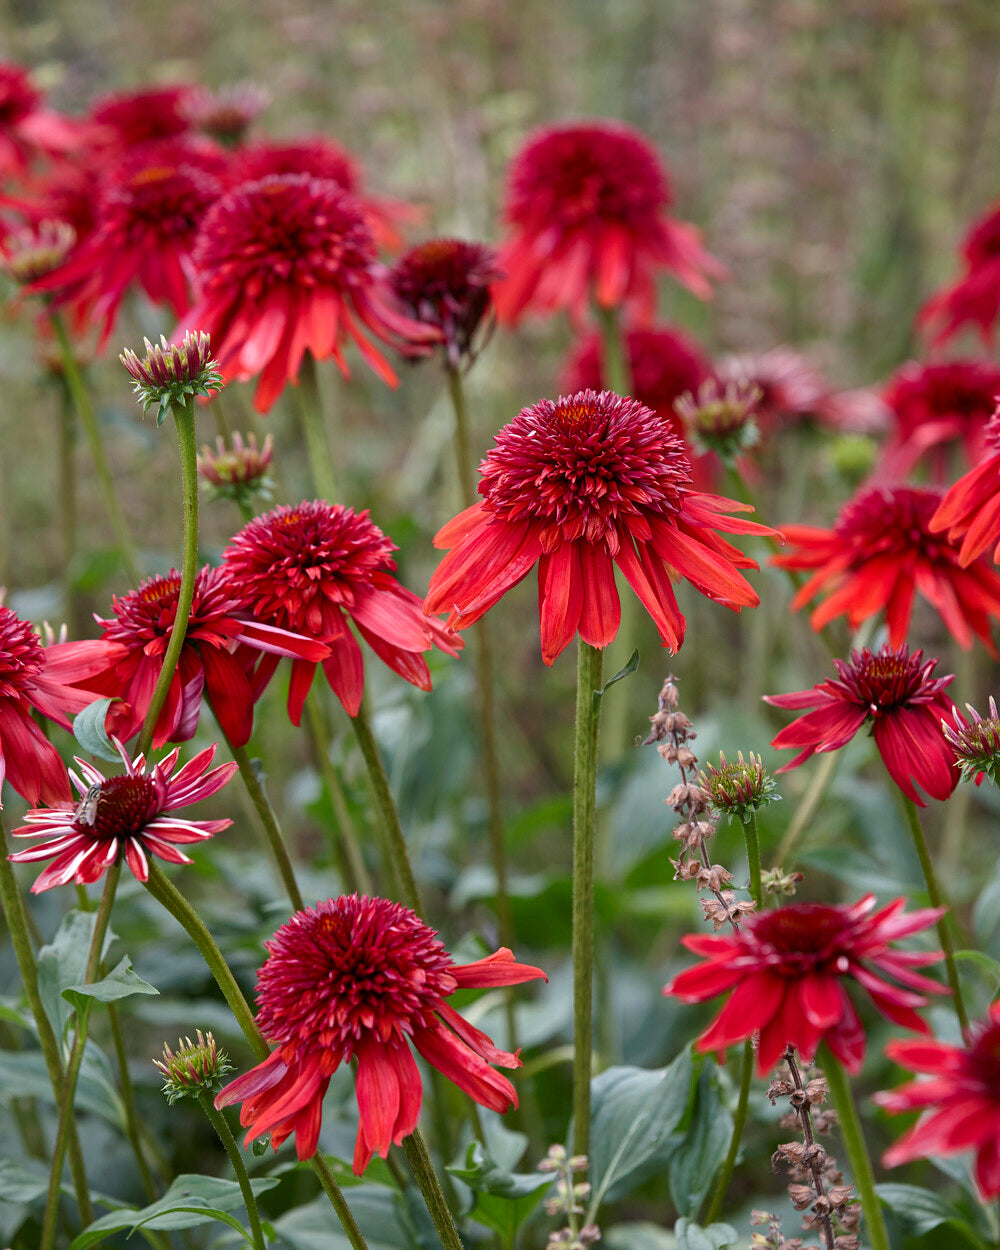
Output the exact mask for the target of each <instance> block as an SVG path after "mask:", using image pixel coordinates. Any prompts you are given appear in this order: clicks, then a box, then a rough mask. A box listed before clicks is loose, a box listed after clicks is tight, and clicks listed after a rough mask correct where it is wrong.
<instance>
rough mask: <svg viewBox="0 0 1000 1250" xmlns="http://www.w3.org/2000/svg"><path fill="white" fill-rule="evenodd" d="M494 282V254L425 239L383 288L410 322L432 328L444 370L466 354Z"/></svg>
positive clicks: (478, 247)
mask: <svg viewBox="0 0 1000 1250" xmlns="http://www.w3.org/2000/svg"><path fill="white" fill-rule="evenodd" d="M499 277H500V271H499V269H498V268H497V258H496V253H495V252H494V251H493V249H492V248H490V247H486V246H485V245H484V244H482V243H466V242H464V241H463V240H461V239H428V240H427V242H426V243H421V244H419V245H418V246H417V247H413V248H411V249H410V250H409V251H408V252H407V253H406V254H405V255H403V256H401V257H400V258H399V260H397V261H396V263H395V265H393V267H392V269H391V271H390V273H389V285H390V286H391V287H392V289H393V292H394V293H395V295H396V298H397V299H398V300H399V302H400V304H402V306H403V308H404V310H405V311H406V313H407V315H408V316H410V317H412V318H413V319H414V321H420V322H422V323H423V324H424V325H429V326H434V327H435V329H437V330H439V331H440V333H441V337H442V339H443V342H444V350H445V355H446V357H447V360H448V363H449V365H450V366H451V367H452V368H453V369H457V368H458V366H459V364H460V363H461V362H462V361H463V360H465V359H468V357H469V356H470V355H471V354H472V338H473V335H474V334H475V332H476V330H477V329H478V327H479V324H480V322H481V321H482V319H483V317H485V315H486V313H487V311H488V309H489V307H490V304H491V296H490V283H491V282H494V281H496V279H497V278H499Z"/></svg>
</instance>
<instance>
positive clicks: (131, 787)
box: [7, 741, 237, 894]
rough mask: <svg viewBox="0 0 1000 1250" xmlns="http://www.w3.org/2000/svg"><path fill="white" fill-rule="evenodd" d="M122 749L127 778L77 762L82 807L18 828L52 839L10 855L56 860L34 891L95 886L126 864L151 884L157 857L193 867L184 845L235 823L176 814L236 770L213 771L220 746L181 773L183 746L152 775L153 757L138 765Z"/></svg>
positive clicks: (51, 810) (53, 811)
mask: <svg viewBox="0 0 1000 1250" xmlns="http://www.w3.org/2000/svg"><path fill="white" fill-rule="evenodd" d="M115 745H116V746H117V747H118V751H119V753H120V754H121V757H122V759H123V761H124V762H125V772H124V774H122V775H121V776H118V777H105V776H104V774H103V773H100V772H98V771H97V769H96V768H94V767H93V765H91V764H88V763H87V761H86V760H82V759H80V758H79V757H78V756H77V757H75V758H76V762H77V764H78V765H79V767H80V774H81V775H80V776H78V775H77V774H76V773H75V772H73V770H72V769H70V772H69V776H70V777H71V778H72V780H73V785H74V786H75V787H76V790H77V793H78V794H79V796H80V801H79V803H76V804H74V803H65V802H63V803H56V804H54V805H53V806H51V807H42V808H38V809H36V810H35V811H31V812H28V813H27V814H26V815H25V817H24V822H25V823H24V824H23V825H22V826H21V827H20V828H19V829H15V830H14V837H15V838H39V837H51V839H52V840H51V841H49V842H40V843H39V844H38V845H37V846H33V847H30V848H29V849H28V850H26V851H17V852H16V853H15V854H13V855H8V856H7V858H8V859H10V860H13V862H14V863H16V864H34V863H38V861H39V860H43V859H51V860H52V863H51V864H49V866H48V868H46V869H45V871H44V872H43V873H42V874H41V876H40V877H39V878H38V879H37V880H36V881H35V883H34V885H33V886H32V887H31V892H32V894H41V892H42V891H43V890H51V889H52V888H53V887H54V886H57V885H66V884H67V883H68V882H70V881H75V882H77V884H78V885H90V884H91V883H92V882H94V881H96V880H97V879H98V878H99V877H102V876H103V875H104V873H105V872H106V871H107V869H108V868H109V867H110V866H111V865H112V864H113V863H115V862H116V861H117V860H121V859H124V861H125V862H126V863H127V864H128V866H129V868H130V869H131V871H132V873H133V874H134V876H135V877H136V878H137V879H138V880H139V881H146V880H148V878H149V856H150V855H156V856H158V857H159V858H160V859H165V860H167V861H168V862H169V863H171V864H190V863H191V862H192V861H191V859H190V858H189V857H188V856H187V855H185V854H184V852H183V851H180V850H178V849H177V844H184V843H188V842H201V841H203V840H204V839H205V838H210V837H211V836H212V835H213V834H215V833H221V832H222V830H223V829H228V828H229V826H230V825H231V824H232V823H233V822H232V821H231V820H189V819H187V818H185V817H180V816H175V815H173V813H174V812H176V811H178V810H179V809H180V808H182V807H188V806H189V805H190V804H191V803H197V802H199V801H200V800H201V799H207V798H208V797H209V795H212V794H215V793H216V792H217V791H218V790H221V789H222V787H223V786H224V785H225V784H226V782H227V781H229V779H230V778H231V777H232V775H233V773H234V772H236V767H237V766H236V765H235V764H221V765H220V766H219V767H218V768H213V769H212V770H211V772H207V773H206V772H205V769H206V768H208V766H209V764H211V762H212V760H213V758H214V756H215V747H214V746H211V747H208V749H207V750H205V751H199V752H198V754H197V755H196V756H194V758H193V759H190V760H188V762H187V763H186V764H185V765H184V767H183V768H182V769H181V770H180V771H179V772H178V773H176V774H175V773H174V769H175V768H176V767H177V757H178V755H179V754H180V748H179V747H175V749H174V750H173V751H171V752H170V754H169V755H168V756H166V757H165V758H164V759H162V760H160V762H159V763H158V764H153V766H152V767H151V768H149V769H147V768H146V758H145V756H143V755H137V756H136V757H135V759H134V760H133V759H130V758H129V755H128V752H127V751H126V750H125V749H124V747H122V745H121V743H120V742H117V741H116V743H115ZM53 835H54V836H53Z"/></svg>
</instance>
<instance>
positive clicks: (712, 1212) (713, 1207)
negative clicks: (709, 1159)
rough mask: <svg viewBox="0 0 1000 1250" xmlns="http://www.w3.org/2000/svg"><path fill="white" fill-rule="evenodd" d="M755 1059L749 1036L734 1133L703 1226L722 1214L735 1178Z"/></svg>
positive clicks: (743, 1063) (734, 1119)
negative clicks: (731, 1183)
mask: <svg viewBox="0 0 1000 1250" xmlns="http://www.w3.org/2000/svg"><path fill="white" fill-rule="evenodd" d="M753 1060H754V1053H753V1043H752V1042H751V1041H750V1039H749V1038H747V1040H746V1041H745V1042H744V1043H743V1062H742V1063H741V1065H740V1096H739V1100H738V1101H737V1103H736V1111H735V1112H734V1113H733V1135H732V1137H731V1138H730V1140H729V1151H728V1153H727V1154H726V1161H725V1163H723V1165H722V1171H721V1172H720V1173H719V1179H718V1180H717V1181H716V1182H715V1189H714V1190H713V1191H712V1200H711V1202H710V1203H709V1206H708V1211H707V1212H706V1214H705V1217H704V1219H703V1220H702V1221H701V1223H702V1226H704V1225H706V1224H714V1223H715V1221H716V1220H718V1219H719V1218H720V1217H721V1215H722V1204H723V1202H724V1201H725V1197H726V1191H727V1190H728V1189H729V1182H730V1181H731V1180H732V1178H733V1170H734V1169H735V1167H736V1156H737V1155H738V1154H739V1152H740V1142H741V1141H742V1140H743V1129H744V1128H745V1127H746V1122H747V1106H748V1104H749V1101H750V1087H751V1085H752V1084H753Z"/></svg>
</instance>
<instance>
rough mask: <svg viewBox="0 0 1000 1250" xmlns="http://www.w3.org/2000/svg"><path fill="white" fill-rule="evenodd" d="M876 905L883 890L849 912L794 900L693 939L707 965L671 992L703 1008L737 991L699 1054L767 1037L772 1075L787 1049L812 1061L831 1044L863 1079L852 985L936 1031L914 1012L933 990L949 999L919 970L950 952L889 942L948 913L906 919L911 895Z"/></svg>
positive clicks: (901, 1019) (766, 1061)
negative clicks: (736, 927) (732, 929)
mask: <svg viewBox="0 0 1000 1250" xmlns="http://www.w3.org/2000/svg"><path fill="white" fill-rule="evenodd" d="M874 906H875V895H874V894H866V895H865V896H864V898H862V899H860V900H859V901H858V902H857V903H853V904H851V905H849V906H848V905H846V904H841V905H838V906H830V905H828V904H825V903H792V904H789V905H787V906H784V907H780V908H778V909H777V910H776V911H769V912H761V913H759V914H756V915H753V916H750V917H749V918H748V919H747V920H746V921H745V922H744V924H743V927H742V928H741V929H740V931H739V933H736V934H733V935H731V936H730V935H727V934H721V933H720V934H711V935H709V934H701V933H699V934H690V935H688V936H687V937H685V938H682V939H681V940H682V942H683V944H684V945H685V946H686V947H687V948H688V950H690V951H694V953H695V954H696V955H704V956H706V962H705V963H702V964H697V965H696V966H695V967H693V968H689V969H687V971H686V972H681V973H680V974H679V975H678V976H676V977H674V979H673V981H671V983H670V984H669V985H668V986H666V987H665V988H664V991H663V992H664V994H669V995H673V996H675V997H677V998H680V999H682V1000H683V1001H684V1002H686V1003H701V1002H704V1001H705V1000H706V999H709V998H714V997H715V996H716V995H717V994H722V993H724V992H725V991H726V990H730V989H731V990H733V993H732V995H731V996H730V998H729V1000H728V1001H727V1002H726V1004H725V1005H724V1006H723V1008H722V1010H721V1011H720V1012H719V1014H718V1015H717V1016H716V1018H715V1020H714V1021H713V1022H712V1024H711V1025H710V1026H709V1028H708V1029H707V1030H706V1031H705V1032H704V1033H702V1035H701V1036H700V1037H699V1038H698V1041H697V1042H696V1046H697V1049H698V1050H701V1051H723V1050H725V1049H726V1048H727V1047H728V1046H731V1045H732V1044H733V1043H734V1042H738V1041H743V1040H744V1039H745V1038H748V1037H750V1036H752V1035H753V1034H754V1033H759V1034H760V1044H759V1046H758V1049H757V1071H758V1072H759V1073H760V1074H761V1075H764V1074H765V1073H767V1072H769V1071H770V1070H771V1068H773V1067H774V1065H775V1064H776V1063H777V1062H778V1060H779V1059H780V1058H781V1055H782V1053H783V1052H784V1050H785V1048H786V1047H787V1046H794V1047H795V1048H796V1049H797V1050H799V1051H800V1052H801V1054H802V1056H803V1058H805V1059H806V1060H810V1059H812V1058H813V1057H814V1056H815V1054H816V1050H817V1047H818V1046H819V1044H820V1042H825V1043H826V1044H827V1046H829V1048H830V1050H831V1052H832V1053H833V1054H834V1055H835V1056H836V1058H837V1059H838V1060H839V1061H840V1062H841V1063H842V1064H843V1065H844V1067H845V1068H846V1069H847V1070H848V1072H851V1073H857V1072H859V1071H860V1070H861V1064H862V1062H863V1060H864V1054H865V1031H864V1026H863V1025H862V1023H861V1020H860V1018H859V1017H858V1013H857V1011H856V1010H855V1007H854V1004H853V1003H852V1002H851V999H850V996H849V995H848V993H847V988H846V984H845V982H846V981H848V980H851V981H854V982H855V983H856V984H857V985H859V986H860V987H861V988H862V989H863V990H865V991H866V992H867V993H868V995H869V997H870V998H871V1000H872V1002H873V1003H874V1004H875V1006H876V1007H877V1008H878V1010H879V1011H880V1012H881V1013H882V1015H883V1016H885V1017H886V1018H887V1019H888V1020H891V1021H892V1022H893V1023H894V1024H899V1025H901V1026H902V1027H903V1028H905V1029H914V1030H915V1031H916V1032H918V1033H926V1032H928V1028H927V1025H926V1024H925V1023H924V1021H923V1020H922V1019H921V1018H920V1017H919V1016H918V1015H917V1014H916V1012H915V1010H914V1008H916V1007H925V1006H926V1005H927V1002H928V999H927V998H926V994H928V993H932V994H947V993H948V990H947V989H946V988H945V987H944V986H942V985H939V984H938V983H937V982H936V981H931V980H930V979H929V978H927V977H924V976H921V975H920V974H919V973H917V972H915V971H914V969H915V968H919V967H922V966H924V965H925V964H929V963H934V962H935V961H936V960H938V959H940V958H941V952H940V951H900V950H895V949H893V948H892V947H890V945H889V943H890V942H892V941H895V940H897V939H899V938H901V937H906V936H908V935H909V934H911V933H918V932H920V930H922V929H926V928H928V927H929V926H930V925H932V924H933V923H934V921H935V920H936V919H937V917H938V916H939V915H940V914H941V909H934V910H932V909H926V910H923V911H915V912H910V913H906V912H904V910H903V909H904V907H905V906H906V899H903V898H898V899H896V900H895V901H894V902H892V903H889V904H888V906H886V907H883V908H882V909H881V910H880V911H877V912H874V914H870V913H872V908H873V907H874ZM894 982H895V983H897V984H894Z"/></svg>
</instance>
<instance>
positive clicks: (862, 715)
mask: <svg viewBox="0 0 1000 1250" xmlns="http://www.w3.org/2000/svg"><path fill="white" fill-rule="evenodd" d="M833 663H834V666H835V668H836V670H837V680H832V679H827V680H826V681H821V682H820V683H819V685H818V686H814V687H813V688H812V689H811V690H798V691H796V692H795V693H794V694H776V695H766V696H765V698H764V702H765V703H771V704H773V705H774V706H775V707H781V708H792V709H794V710H795V711H801V710H802V709H803V708H811V709H813V710H812V711H810V712H808V713H807V714H806V715H805V716H800V717H799V719H798V720H796V721H793V722H792V724H790V725H788V726H787V727H786V728H785V729H783V730H782V731H781V733H779V734H778V736H777V737H776V738H775V739H774V741H773V742H772V743H771V745H772V746H774V747H778V748H779V749H783V748H785V747H792V748H797V749H799V754H798V755H797V756H796V757H795V759H793V760H792V761H791V763H790V764H785V765H784V767H782V768H779V769H778V772H788V770H789V769H790V768H797V767H798V766H799V765H800V764H803V763H805V761H806V760H807V759H810V758H811V757H812V756H813V755H814V754H816V752H823V751H837V750H839V749H840V748H841V747H842V746H845V745H846V744H847V743H848V742H850V740H851V739H852V738H853V737H854V735H855V734H856V733H857V732H858V730H859V729H860V728H861V726H862V725H864V724H866V723H867V722H869V721H870V722H871V724H872V735H873V737H874V739H875V745H876V746H877V747H878V749H879V753H880V754H881V756H882V760H883V762H884V763H885V766H886V768H887V769H888V770H889V774H890V776H891V777H892V779H893V781H895V783H896V785H897V786H899V788H900V789H901V790H902V791H903V793H904V794H905V795H906V796H907V797H908V798H911V799H912V800H913V801H914V802H915V803H919V804H920V805H921V806H923V805H924V803H923V799H921V797H920V795H919V794H918V793H917V790H916V788H915V786H914V782H916V784H917V785H919V786H920V787H921V788H922V789H924V790H926V791H927V793H928V794H929V795H931V797H932V798H935V799H940V800H942V801H943V800H944V799H947V798H948V797H949V796H950V794H951V792H952V791H953V790H954V789H955V786H956V785H957V784H958V779H959V770H958V765H957V763H956V760H955V755H954V752H953V751H952V749H951V747H950V746H949V745H948V742H947V740H946V738H945V733H944V729H943V727H942V724H941V722H942V720H943V719H946V718H950V717H951V715H952V705H951V701H950V700H949V699H948V698H947V697H946V695H945V693H944V691H945V688H946V687H947V686H948V685H949V684H950V683H951V682H952V681H954V677H952V676H948V677H933V676H932V673H933V671H934V668H935V666H936V665H937V663H938V661H937V660H926V661H925V660H924V658H923V652H922V651H915V652H914V653H913V654H912V655H911V654H910V650H909V647H906V646H903V647H900V648H898V649H894V648H892V647H889V646H884V647H883V648H882V649H881V650H880V651H878V652H872V651H870V650H869V649H868V648H867V647H866V648H864V650H862V651H852V652H851V658H850V660H834V662H833Z"/></svg>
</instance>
